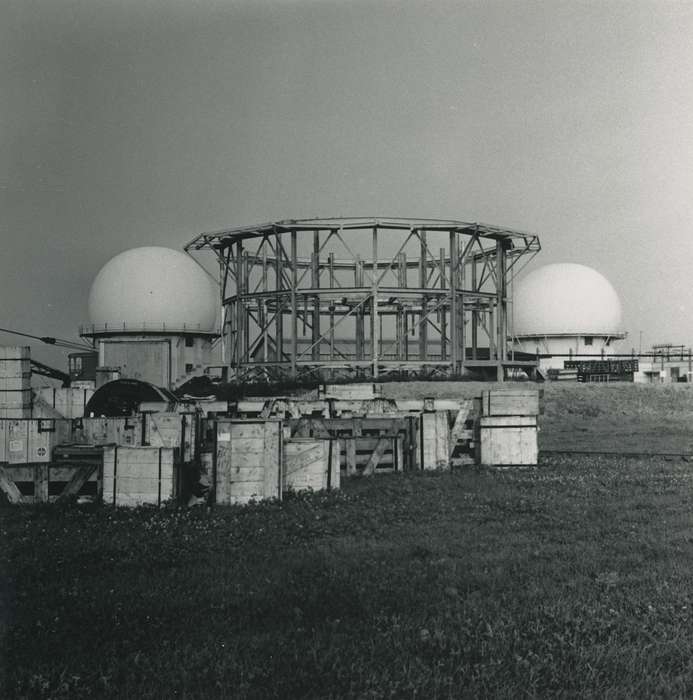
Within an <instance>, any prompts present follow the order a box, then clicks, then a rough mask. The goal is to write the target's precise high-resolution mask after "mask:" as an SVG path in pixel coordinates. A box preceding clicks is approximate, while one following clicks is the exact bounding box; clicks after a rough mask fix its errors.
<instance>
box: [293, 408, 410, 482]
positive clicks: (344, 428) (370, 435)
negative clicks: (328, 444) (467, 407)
mask: <svg viewBox="0 0 693 700" xmlns="http://www.w3.org/2000/svg"><path fill="white" fill-rule="evenodd" d="M417 420H418V419H417V418H414V417H412V416H397V417H386V416H383V415H381V414H377V415H373V416H366V417H359V418H345V417H339V418H299V419H291V420H289V421H287V422H288V424H289V425H290V427H291V436H292V437H294V438H296V437H304V438H307V437H319V438H330V437H331V438H337V439H338V440H339V451H340V465H341V469H342V471H343V472H344V473H345V474H346V475H354V474H364V475H368V474H376V473H382V472H392V471H405V470H407V469H415V468H416V463H417V459H416V457H417V453H416V448H415V446H416V444H417V442H418V437H417V436H418V424H417Z"/></svg>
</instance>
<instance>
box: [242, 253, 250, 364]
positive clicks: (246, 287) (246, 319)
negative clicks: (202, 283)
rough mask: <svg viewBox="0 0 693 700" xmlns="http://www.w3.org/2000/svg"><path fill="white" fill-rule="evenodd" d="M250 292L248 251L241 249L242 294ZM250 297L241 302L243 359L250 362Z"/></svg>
mask: <svg viewBox="0 0 693 700" xmlns="http://www.w3.org/2000/svg"><path fill="white" fill-rule="evenodd" d="M249 292H250V259H249V258H248V251H247V250H245V251H243V294H244V295H248V294H249ZM250 304H251V302H250V299H248V301H247V302H246V301H244V302H243V359H244V360H245V362H250V361H251V358H250Z"/></svg>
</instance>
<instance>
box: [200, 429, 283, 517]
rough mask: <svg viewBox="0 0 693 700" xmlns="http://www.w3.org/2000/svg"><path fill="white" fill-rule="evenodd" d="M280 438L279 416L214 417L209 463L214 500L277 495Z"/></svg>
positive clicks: (243, 500)
mask: <svg viewBox="0 0 693 700" xmlns="http://www.w3.org/2000/svg"><path fill="white" fill-rule="evenodd" d="M282 442H283V438H282V422H281V421H280V420H220V421H218V422H217V433H216V461H215V463H214V467H213V469H214V472H215V478H214V492H215V501H216V503H218V504H220V505H232V504H235V503H247V502H248V501H251V500H262V499H265V498H279V499H280V498H281V495H282V456H283V450H282Z"/></svg>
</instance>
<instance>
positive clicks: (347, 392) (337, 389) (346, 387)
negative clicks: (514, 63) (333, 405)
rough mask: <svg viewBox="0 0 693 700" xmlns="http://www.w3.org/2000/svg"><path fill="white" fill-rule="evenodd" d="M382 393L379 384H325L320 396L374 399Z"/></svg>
mask: <svg viewBox="0 0 693 700" xmlns="http://www.w3.org/2000/svg"><path fill="white" fill-rule="evenodd" d="M381 393H382V387H381V386H380V385H379V384H365V383H364V384H360V383H359V384H325V385H323V386H322V387H321V389H320V396H321V397H323V398H327V399H357V400H358V399H374V398H376V397H379V396H380V394H381Z"/></svg>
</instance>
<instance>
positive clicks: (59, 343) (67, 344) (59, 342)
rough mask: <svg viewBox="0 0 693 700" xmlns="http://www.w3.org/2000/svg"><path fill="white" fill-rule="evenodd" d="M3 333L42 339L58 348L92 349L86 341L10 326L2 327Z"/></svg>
mask: <svg viewBox="0 0 693 700" xmlns="http://www.w3.org/2000/svg"><path fill="white" fill-rule="evenodd" d="M0 331H1V332H3V333H9V334H11V335H21V336H23V337H24V338H33V339H34V340H40V341H41V342H42V343H46V345H55V346H56V347H58V348H67V349H69V350H89V349H91V348H90V346H89V345H87V344H86V343H84V344H80V343H76V342H73V341H71V340H65V339H63V338H54V337H53V336H50V335H33V334H31V333H22V332H21V331H14V330H12V329H10V328H0Z"/></svg>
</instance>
